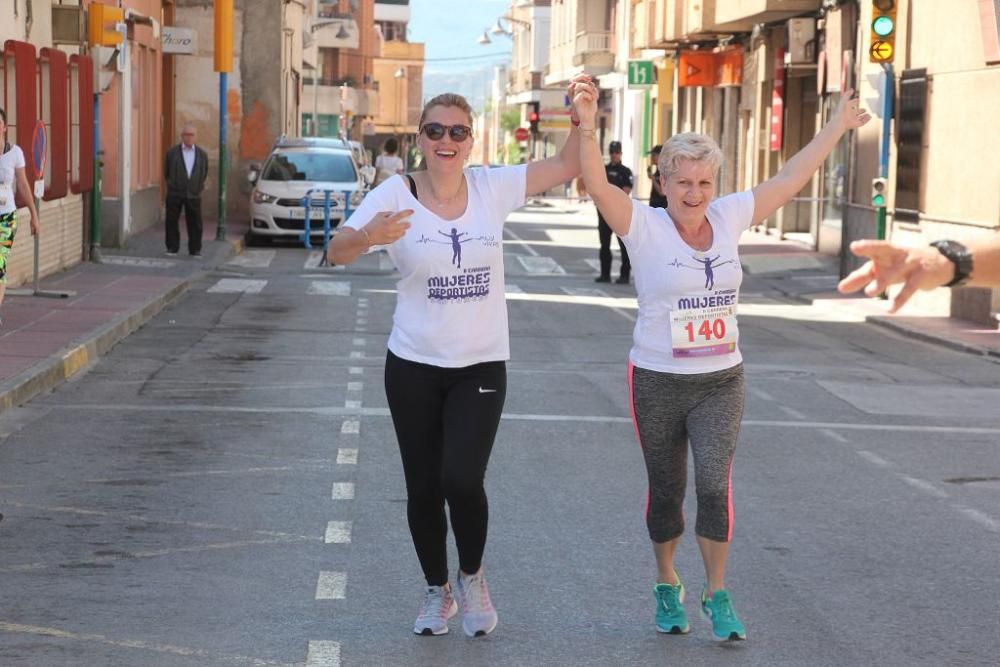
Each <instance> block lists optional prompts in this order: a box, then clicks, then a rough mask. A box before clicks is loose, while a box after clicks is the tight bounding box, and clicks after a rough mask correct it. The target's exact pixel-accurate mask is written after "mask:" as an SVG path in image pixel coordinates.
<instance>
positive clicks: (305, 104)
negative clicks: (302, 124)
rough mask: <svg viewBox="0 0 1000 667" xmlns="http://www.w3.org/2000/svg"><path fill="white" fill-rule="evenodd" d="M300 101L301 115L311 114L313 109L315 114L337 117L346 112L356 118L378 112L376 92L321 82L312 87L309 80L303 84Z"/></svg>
mask: <svg viewBox="0 0 1000 667" xmlns="http://www.w3.org/2000/svg"><path fill="white" fill-rule="evenodd" d="M314 99H315V102H314V101H313V100H314ZM300 100H301V102H300V108H301V109H302V112H303V113H312V111H313V109H315V110H316V112H317V113H321V114H328V115H337V116H339V115H343V114H345V113H347V112H350V113H353V114H354V115H356V116H372V115H375V114H376V113H377V112H378V103H379V98H378V91H376V90H371V89H366V88H352V87H347V86H335V85H325V84H323V83H322V82H319V83H317V84H316V85H313V82H312V81H311V80H306V81H305V82H304V83H303V86H302V97H301V98H300Z"/></svg>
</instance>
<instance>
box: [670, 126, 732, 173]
mask: <svg viewBox="0 0 1000 667" xmlns="http://www.w3.org/2000/svg"><path fill="white" fill-rule="evenodd" d="M681 160H692V161H694V162H704V163H705V164H707V165H708V166H709V167H711V168H712V173H713V174H716V173H718V171H719V167H721V166H722V160H723V155H722V149H721V148H719V144H717V143H715V139H713V138H712V137H710V136H708V135H707V134H699V133H697V132H682V133H681V134H675V135H674V136H672V137H670V139H668V140H667V143H665V144H663V149H662V150H661V151H660V158H659V159H658V160H657V161H656V167H657V168H658V169H659V170H660V173H661V174H662V175H663V176H664V177H667V176H670V175H671V174H672V173H674V172H675V171H677V170H678V169H679V168H680V162H681Z"/></svg>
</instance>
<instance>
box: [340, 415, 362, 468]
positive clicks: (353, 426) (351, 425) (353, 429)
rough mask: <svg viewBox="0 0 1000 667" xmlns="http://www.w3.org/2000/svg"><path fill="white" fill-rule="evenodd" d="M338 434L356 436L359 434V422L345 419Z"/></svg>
mask: <svg viewBox="0 0 1000 667" xmlns="http://www.w3.org/2000/svg"><path fill="white" fill-rule="evenodd" d="M340 432H341V434H343V435H356V434H358V433H361V422H360V421H359V420H357V419H345V420H344V423H343V424H341V425H340ZM338 463H339V461H338Z"/></svg>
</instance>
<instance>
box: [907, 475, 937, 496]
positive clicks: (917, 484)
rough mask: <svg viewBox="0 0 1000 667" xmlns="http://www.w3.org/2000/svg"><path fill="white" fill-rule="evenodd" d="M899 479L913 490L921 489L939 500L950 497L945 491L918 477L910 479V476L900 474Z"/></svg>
mask: <svg viewBox="0 0 1000 667" xmlns="http://www.w3.org/2000/svg"><path fill="white" fill-rule="evenodd" d="M899 478H900V479H901V480H903V481H904V482H906V483H907V484H909V485H910V486H912V487H913V488H915V489H920V490H921V491H923V492H925V493H929V494H931V495H932V496H936V497H938V498H947V497H948V494H947V493H945V492H944V491H942V490H941V489H939V488H937V487H936V486H934V485H933V484H931V483H930V482H928V481H926V480H922V479H917V478H916V477H910V476H909V475H903V474H900V475H899Z"/></svg>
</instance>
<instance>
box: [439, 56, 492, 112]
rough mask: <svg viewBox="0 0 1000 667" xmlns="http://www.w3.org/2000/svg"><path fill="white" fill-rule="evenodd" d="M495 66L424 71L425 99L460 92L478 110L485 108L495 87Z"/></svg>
mask: <svg viewBox="0 0 1000 667" xmlns="http://www.w3.org/2000/svg"><path fill="white" fill-rule="evenodd" d="M493 77H494V73H493V66H492V65H489V66H486V67H481V68H477V69H468V70H460V71H455V72H427V71H425V72H424V101H425V102H426V101H427V100H429V99H431V98H432V97H434V96H435V95H440V94H441V93H458V94H459V95H462V96H463V97H465V99H467V100H469V104H471V105H472V108H473V109H475V110H476V111H477V112H479V111H482V110H483V103H484V102H485V101H486V98H487V96H488V95H489V94H490V90H491V89H492V87H493Z"/></svg>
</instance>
